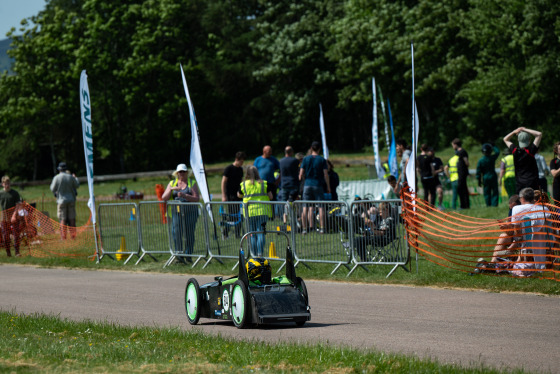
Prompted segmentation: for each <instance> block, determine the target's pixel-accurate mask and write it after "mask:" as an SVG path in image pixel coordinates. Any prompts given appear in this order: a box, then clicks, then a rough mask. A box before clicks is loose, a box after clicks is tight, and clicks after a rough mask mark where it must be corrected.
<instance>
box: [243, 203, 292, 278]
mask: <svg viewBox="0 0 560 374" xmlns="http://www.w3.org/2000/svg"><path fill="white" fill-rule="evenodd" d="M243 210H244V222H245V233H248V232H255V233H252V234H250V235H249V237H248V239H247V240H245V241H244V243H243V244H244V245H243V246H242V248H243V250H244V251H245V253H247V254H249V253H250V254H251V256H252V257H264V258H266V259H268V260H270V261H281V262H282V265H281V266H280V267H279V268H278V272H279V271H280V270H281V269H282V268H283V267H284V265H285V264H286V258H285V255H286V251H285V247H286V246H287V245H288V243H285V239H284V237H283V235H272V234H269V235H267V232H270V231H282V232H285V233H287V234H288V235H290V233H292V234H291V235H292V237H293V227H292V224H291V221H290V217H291V211H290V204H288V203H287V202H285V201H258V202H256V201H249V202H248V203H247V204H245V205H244V206H243ZM257 231H263V232H262V233H259V232H257ZM292 246H293V240H292Z"/></svg>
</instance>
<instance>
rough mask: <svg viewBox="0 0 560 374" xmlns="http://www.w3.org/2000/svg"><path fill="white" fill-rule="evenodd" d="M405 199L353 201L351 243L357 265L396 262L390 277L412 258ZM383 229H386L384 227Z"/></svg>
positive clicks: (390, 263) (351, 207) (353, 258)
mask: <svg viewBox="0 0 560 374" xmlns="http://www.w3.org/2000/svg"><path fill="white" fill-rule="evenodd" d="M401 210H402V201H401V200H397V199H395V200H359V201H354V202H352V204H351V205H350V215H349V216H350V217H351V222H352V230H351V235H350V236H349V238H348V242H347V243H348V244H347V246H350V247H351V248H352V262H353V263H354V266H353V268H352V269H351V270H350V272H349V273H348V276H350V275H351V274H352V273H353V272H354V270H356V269H357V268H358V267H361V268H363V269H364V270H366V271H368V269H367V268H366V267H365V265H392V266H393V268H392V269H391V271H390V272H389V274H388V275H387V278H388V277H389V276H391V274H393V272H394V271H395V270H396V269H397V268H398V267H399V266H400V267H402V268H403V269H404V270H406V271H409V269H407V268H406V264H407V263H408V262H409V259H410V250H409V247H408V241H407V240H406V237H405V235H406V230H405V228H404V225H403V224H402V222H401V216H400V213H401ZM381 229H385V230H384V231H382V230H381Z"/></svg>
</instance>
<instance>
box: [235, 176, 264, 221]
mask: <svg viewBox="0 0 560 374" xmlns="http://www.w3.org/2000/svg"><path fill="white" fill-rule="evenodd" d="M266 189H267V183H266V181H261V182H257V181H255V183H254V184H250V183H247V181H243V182H241V193H242V194H243V204H244V205H246V204H247V203H248V202H249V201H252V202H255V201H270V198H269V197H268V193H267V192H266ZM247 210H248V211H249V217H255V216H265V215H266V216H268V217H270V218H272V206H271V205H269V204H249V205H248V208H247ZM243 216H245V209H243Z"/></svg>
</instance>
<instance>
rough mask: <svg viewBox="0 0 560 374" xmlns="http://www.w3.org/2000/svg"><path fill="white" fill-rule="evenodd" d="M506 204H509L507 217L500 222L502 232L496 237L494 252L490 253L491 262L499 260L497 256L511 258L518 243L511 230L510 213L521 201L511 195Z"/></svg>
mask: <svg viewBox="0 0 560 374" xmlns="http://www.w3.org/2000/svg"><path fill="white" fill-rule="evenodd" d="M508 205H509V214H508V218H507V219H506V221H505V222H504V223H502V224H500V229H502V230H503V231H504V232H502V233H501V234H500V237H499V238H498V242H497V243H496V246H495V247H494V253H493V254H492V262H494V263H496V262H500V259H499V258H498V257H500V258H504V259H506V260H512V258H511V256H513V255H514V254H515V253H516V252H517V251H516V248H517V244H518V243H516V242H514V232H513V225H512V224H511V214H512V210H513V207H515V206H518V205H521V202H520V201H519V196H518V195H513V196H512V197H510V198H509V202H508Z"/></svg>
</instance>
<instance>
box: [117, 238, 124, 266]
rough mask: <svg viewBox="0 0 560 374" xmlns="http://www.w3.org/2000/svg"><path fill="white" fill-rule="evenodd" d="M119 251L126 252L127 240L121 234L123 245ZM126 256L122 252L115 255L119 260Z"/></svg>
mask: <svg viewBox="0 0 560 374" xmlns="http://www.w3.org/2000/svg"><path fill="white" fill-rule="evenodd" d="M117 252H126V240H125V238H124V236H121V246H120V248H119V250H118V251H117ZM124 256H125V255H123V254H122V253H117V254H116V256H115V257H116V258H117V261H120V260H122V259H123V258H124Z"/></svg>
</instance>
